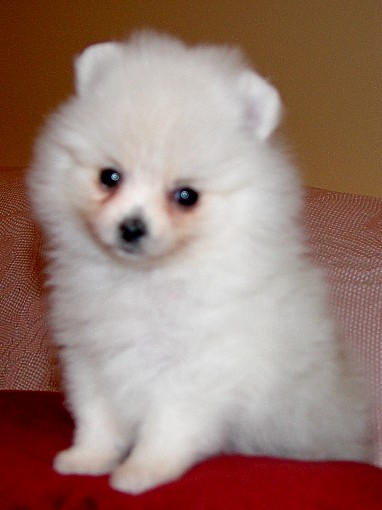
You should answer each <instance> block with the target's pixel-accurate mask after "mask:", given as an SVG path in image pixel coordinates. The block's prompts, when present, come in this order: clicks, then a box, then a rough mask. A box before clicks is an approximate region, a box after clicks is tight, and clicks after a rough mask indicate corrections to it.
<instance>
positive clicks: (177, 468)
mask: <svg viewBox="0 0 382 510" xmlns="http://www.w3.org/2000/svg"><path fill="white" fill-rule="evenodd" d="M187 467H188V466H187V465H183V464H176V463H174V462H172V460H168V461H163V462H157V463H155V462H152V461H151V462H143V461H142V460H140V461H138V459H127V460H126V461H125V462H124V463H123V464H121V465H119V466H117V467H116V468H115V469H114V471H113V472H112V475H111V478H110V485H111V486H112V487H113V488H114V489H116V490H118V491H121V492H127V493H129V494H140V493H142V492H145V491H148V490H150V489H154V488H155V487H158V486H159V485H164V484H166V483H169V482H172V481H173V480H175V479H177V478H178V477H180V476H181V475H182V474H183V473H184V472H185V470H186V469H187Z"/></svg>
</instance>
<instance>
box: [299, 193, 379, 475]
mask: <svg viewBox="0 0 382 510" xmlns="http://www.w3.org/2000/svg"><path fill="white" fill-rule="evenodd" d="M305 223H306V227H307V231H308V233H309V235H310V243H311V248H312V255H313V258H315V259H316V260H317V262H318V263H319V264H320V265H321V266H322V267H324V269H325V270H326V273H327V278H328V281H329V284H330V290H331V297H332V305H333V312H334V314H335V316H336V317H337V319H338V325H339V328H340V331H341V333H342V336H343V338H344V339H345V340H346V341H349V342H350V343H351V345H352V346H353V348H354V352H355V353H356V355H357V357H358V359H359V361H360V363H361V364H362V365H363V366H364V367H365V369H366V372H367V374H368V378H369V382H370V385H371V388H372V389H373V391H374V394H375V398H376V403H377V405H376V407H377V434H378V443H379V445H380V448H379V453H378V458H377V462H378V463H379V464H380V465H382V374H381V367H382V199H380V198H373V197H365V196H360V195H351V194H346V193H336V192H330V191H323V190H318V189H310V190H308V192H307V197H306V208H305Z"/></svg>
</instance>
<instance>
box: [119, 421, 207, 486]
mask: <svg viewBox="0 0 382 510" xmlns="http://www.w3.org/2000/svg"><path fill="white" fill-rule="evenodd" d="M167 418H168V416H167ZM190 421H192V418H191V420H189V421H188V420H187V417H184V416H183V417H182V419H179V420H177V419H170V420H166V417H164V416H162V419H160V420H159V421H158V422H154V420H150V425H149V426H148V427H147V426H146V427H145V428H144V430H142V431H141V434H140V437H139V439H138V441H137V444H136V446H135V447H134V448H133V450H132V452H131V454H130V456H129V457H128V458H127V459H126V460H125V461H124V462H123V463H122V464H121V465H119V466H118V467H117V468H116V469H115V470H114V471H113V473H112V476H111V480H110V484H111V486H112V487H113V488H114V489H117V490H120V491H122V492H127V493H131V494H139V493H141V492H143V491H146V490H149V489H152V488H154V487H157V486H158V485H162V484H165V483H167V482H170V481H172V480H175V479H177V478H178V477H179V476H181V475H182V474H183V473H184V472H185V471H187V469H188V468H190V467H191V466H192V465H193V464H194V463H195V462H197V461H198V460H200V459H201V458H203V457H204V456H205V455H208V454H210V453H213V452H211V451H208V452H207V451H205V450H204V449H203V445H202V441H201V438H203V437H204V434H203V431H202V429H201V428H200V427H195V426H190ZM194 425H195V424H194ZM213 442H214V441H213V439H212V440H211V441H209V442H207V444H208V445H209V447H208V449H209V450H210V449H211V444H210V443H213Z"/></svg>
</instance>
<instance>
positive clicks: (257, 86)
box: [240, 71, 282, 141]
mask: <svg viewBox="0 0 382 510" xmlns="http://www.w3.org/2000/svg"><path fill="white" fill-rule="evenodd" d="M240 86H241V90H242V92H243V93H244V95H245V100H246V110H245V115H246V123H247V125H248V128H249V129H250V130H251V131H252V133H253V134H254V135H255V137H256V138H257V139H259V140H260V141H264V140H266V139H267V138H268V137H269V136H270V135H271V134H272V133H273V131H274V130H275V129H276V127H277V126H278V124H279V122H280V119H281V114H282V104H281V100H280V96H279V93H278V92H277V90H276V89H275V88H274V87H273V86H272V85H270V84H269V83H268V82H267V81H266V80H265V79H264V78H262V77H261V76H259V75H258V74H257V73H255V72H254V71H247V72H246V73H245V74H244V75H242V76H241V82H240Z"/></svg>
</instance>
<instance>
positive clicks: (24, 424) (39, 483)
mask: <svg viewBox="0 0 382 510" xmlns="http://www.w3.org/2000/svg"><path fill="white" fill-rule="evenodd" d="M0 409H1V420H0V437H1V455H0V479H1V496H0V506H1V508H2V509H4V510H32V509H33V510H49V509H60V510H74V509H76V510H77V509H84V510H111V509H112V510H123V509H129V510H139V509H142V510H162V509H163V510H172V509H174V510H214V509H216V510H218V509H219V510H221V509H224V510H231V509H232V510H233V509H248V510H252V509H253V510H308V509H309V510H311V509H317V510H321V509H322V510H324V509H327V510H329V509H331V510H352V509H356V510H366V509H367V510H377V509H379V510H380V509H381V508H382V471H380V470H379V469H377V468H375V467H372V466H367V465H364V464H357V463H352V462H299V461H289V460H279V459H272V458H262V457H261V458H254V457H242V456H221V457H217V458H214V459H210V460H208V461H205V462H203V463H200V464H199V465H197V466H195V467H194V468H192V469H191V470H190V471H189V472H188V473H186V474H185V475H184V476H183V477H181V478H180V479H179V480H177V481H176V482H173V483H170V484H167V485H164V486H162V487H158V488H156V489H154V490H151V491H149V492H147V493H144V494H142V495H139V496H130V495H127V494H122V493H119V492H116V491H114V490H112V489H111V488H110V487H109V486H108V480H107V477H106V476H101V477H90V476H73V475H66V476H62V475H58V474H56V473H55V472H54V471H53V470H52V468H51V465H52V459H53V456H54V454H55V453H56V452H57V451H58V450H60V449H62V448H65V447H67V446H68V445H69V443H70V438H71V434H72V421H71V419H70V417H69V415H68V414H67V413H66V412H65V410H64V407H63V405H62V397H61V396H60V394H59V393H54V392H52V393H47V392H32V391H27V392H25V391H24V392H22V391H19V392H7V391H3V392H0Z"/></svg>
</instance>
